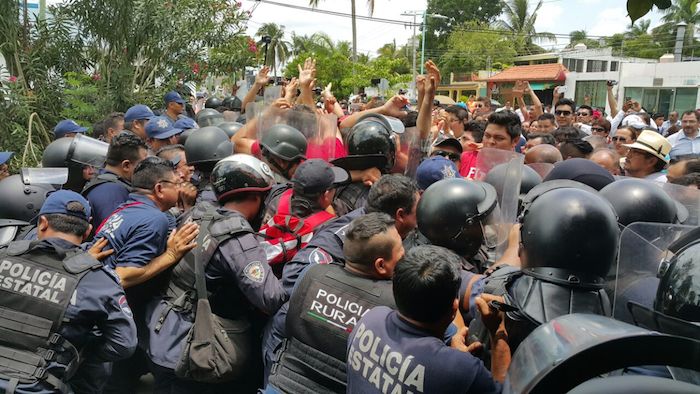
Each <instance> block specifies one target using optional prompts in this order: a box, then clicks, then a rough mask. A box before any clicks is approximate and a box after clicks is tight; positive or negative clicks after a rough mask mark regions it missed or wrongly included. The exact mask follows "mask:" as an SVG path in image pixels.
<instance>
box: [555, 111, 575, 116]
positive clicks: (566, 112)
mask: <svg viewBox="0 0 700 394" xmlns="http://www.w3.org/2000/svg"><path fill="white" fill-rule="evenodd" d="M554 114H555V115H557V116H569V115H571V111H554Z"/></svg>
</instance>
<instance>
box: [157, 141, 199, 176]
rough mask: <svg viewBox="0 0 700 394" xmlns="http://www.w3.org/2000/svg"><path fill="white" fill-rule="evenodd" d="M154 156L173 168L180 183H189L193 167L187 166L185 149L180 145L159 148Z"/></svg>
mask: <svg viewBox="0 0 700 394" xmlns="http://www.w3.org/2000/svg"><path fill="white" fill-rule="evenodd" d="M156 156H158V157H160V158H161V159H165V160H169V161H170V162H171V163H173V165H174V166H175V172H176V173H177V175H178V176H179V177H180V179H181V180H182V182H190V181H191V180H192V174H194V166H191V165H189V164H187V156H186V155H185V147H184V146H182V145H180V144H175V145H168V146H164V147H162V148H160V149H159V150H158V151H157V152H156Z"/></svg>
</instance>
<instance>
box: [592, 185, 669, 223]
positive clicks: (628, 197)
mask: <svg viewBox="0 0 700 394" xmlns="http://www.w3.org/2000/svg"><path fill="white" fill-rule="evenodd" d="M600 195H601V196H602V197H603V198H605V199H606V200H608V201H610V204H612V206H613V208H615V213H617V217H618V221H619V222H620V224H622V225H624V226H627V225H629V224H631V223H634V222H654V223H675V222H677V219H678V218H677V213H678V209H677V206H676V203H675V201H674V200H673V198H671V196H669V195H668V194H667V193H666V192H665V191H664V190H663V189H662V188H661V187H659V186H657V185H655V184H654V183H652V182H648V181H644V180H642V179H635V178H628V179H621V180H618V181H615V182H613V183H611V184H609V185H607V186H605V187H604V188H602V189H601V190H600Z"/></svg>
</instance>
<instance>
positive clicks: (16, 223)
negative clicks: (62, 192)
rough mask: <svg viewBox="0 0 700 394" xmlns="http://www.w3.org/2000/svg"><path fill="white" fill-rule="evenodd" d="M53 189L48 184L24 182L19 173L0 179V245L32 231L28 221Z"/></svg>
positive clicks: (22, 237) (23, 236) (18, 238)
mask: <svg viewBox="0 0 700 394" xmlns="http://www.w3.org/2000/svg"><path fill="white" fill-rule="evenodd" d="M54 190H56V188H55V187H54V186H53V185H49V184H41V183H39V184H34V183H29V184H26V183H24V182H22V176H21V175H19V174H16V175H10V176H9V177H7V178H5V179H3V180H2V181H0V200H1V201H2V204H0V245H5V244H7V243H8V242H10V241H14V240H20V239H27V238H25V237H26V236H27V235H28V234H29V233H30V232H31V233H34V231H33V230H35V228H34V226H33V225H32V224H30V222H31V221H32V219H34V218H35V217H36V215H37V214H38V213H39V210H40V209H41V206H42V205H43V204H44V201H45V200H46V197H47V196H48V195H49V194H50V193H51V192H53V191H54Z"/></svg>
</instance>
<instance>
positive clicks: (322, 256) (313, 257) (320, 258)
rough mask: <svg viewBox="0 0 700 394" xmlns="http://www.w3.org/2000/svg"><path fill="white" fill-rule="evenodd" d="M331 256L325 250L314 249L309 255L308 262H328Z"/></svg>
mask: <svg viewBox="0 0 700 394" xmlns="http://www.w3.org/2000/svg"><path fill="white" fill-rule="evenodd" d="M331 262H333V258H332V257H331V255H329V254H328V252H326V251H325V250H323V249H321V248H316V249H314V251H313V252H311V254H310V255H309V263H311V264H330V263H331Z"/></svg>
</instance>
